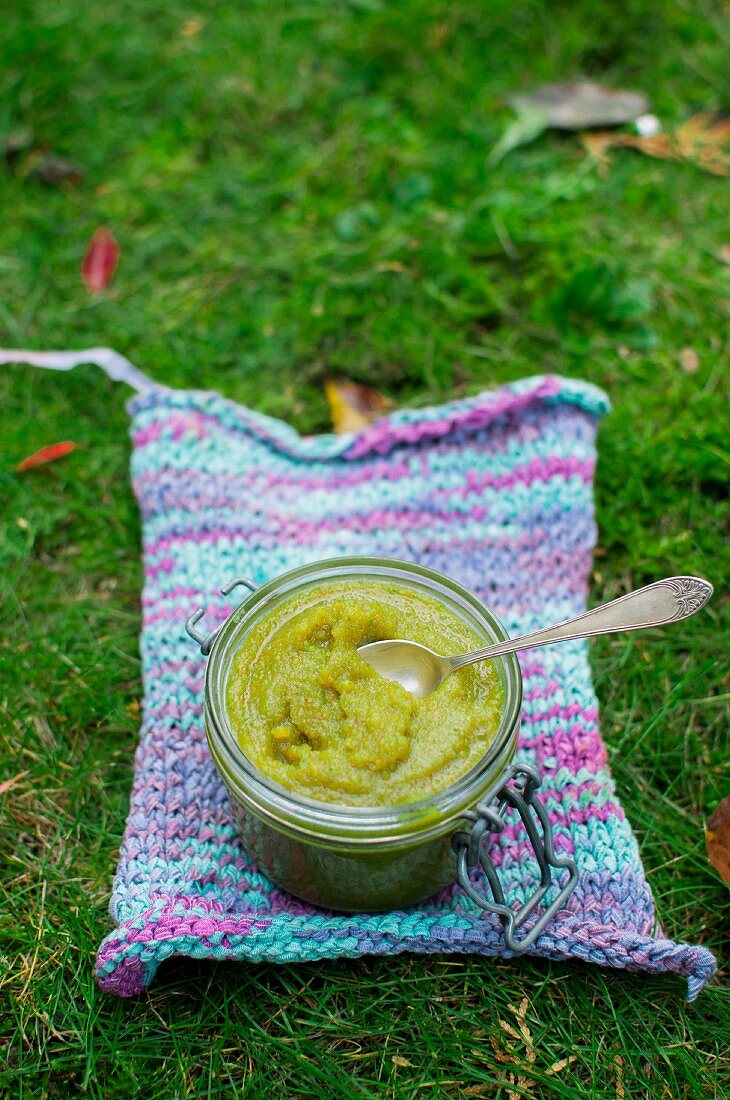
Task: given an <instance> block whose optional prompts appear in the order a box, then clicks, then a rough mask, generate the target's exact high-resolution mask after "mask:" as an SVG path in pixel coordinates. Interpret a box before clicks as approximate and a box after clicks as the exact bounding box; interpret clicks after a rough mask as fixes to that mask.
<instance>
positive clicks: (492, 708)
mask: <svg viewBox="0 0 730 1100" xmlns="http://www.w3.org/2000/svg"><path fill="white" fill-rule="evenodd" d="M384 638H406V639H409V640H411V641H414V642H420V643H421V644H422V645H426V646H428V647H429V648H431V649H434V650H435V651H436V652H439V653H461V652H464V651H466V650H469V649H476V648H478V647H479V646H481V645H483V644H484V639H483V637H482V636H480V635H478V634H477V633H476V632H475V631H474V630H472V629H471V627H470V626H469V625H468V624H467V623H466V622H465V621H464V620H463V619H461V618H460V617H459V616H458V615H457V614H456V613H455V612H454V611H452V610H450V609H449V608H448V607H447V606H445V604H443V603H442V602H441V601H440V600H439V599H438V598H436V597H430V596H427V595H424V594H422V593H421V592H416V591H414V590H413V589H410V588H408V587H407V586H406V585H398V584H397V583H394V582H391V581H387V580H378V579H374V578H373V579H369V578H363V579H360V578H357V579H354V578H350V579H347V578H344V579H343V580H341V581H328V582H324V583H322V584H320V585H317V586H312V587H310V588H307V589H305V590H303V591H300V592H298V593H297V594H295V595H291V596H289V597H287V598H285V599H284V600H282V601H281V602H280V603H278V604H277V605H276V606H274V607H273V608H272V610H271V612H270V613H269V614H268V615H266V616H264V617H263V618H262V619H261V621H260V622H259V623H258V624H257V625H256V626H254V627H253V629H252V630H251V631H250V632H249V634H248V635H247V636H246V637H245V639H244V641H243V642H242V644H241V646H240V648H239V649H238V651H237V652H236V653H235V655H234V657H233V662H232V665H231V670H230V674H229V678H228V683H227V699H226V702H227V711H228V717H229V721H230V723H231V727H232V729H233V732H234V734H235V736H236V738H237V740H238V742H239V744H240V746H241V748H242V750H243V751H244V753H245V754H246V755H247V756H248V758H249V759H250V760H251V761H252V762H253V763H254V764H255V765H256V767H258V768H259V770H260V771H261V772H263V773H264V774H265V775H268V776H269V777H270V778H271V779H274V780H275V781H276V782H278V783H280V784H281V785H282V786H284V787H286V788H288V789H289V790H292V791H295V792H297V793H298V794H300V795H304V796H305V797H308V798H313V799H317V800H318V801H324V802H330V803H339V804H343V805H351V806H387V805H394V804H398V803H404V802H412V801H415V800H420V799H422V798H425V797H427V796H428V795H429V794H433V793H435V792H436V791H440V790H443V789H444V788H445V787H447V786H449V785H450V784H451V783H453V782H454V781H455V780H456V779H458V778H459V777H460V776H461V775H463V774H464V773H465V772H467V771H469V769H470V768H471V767H472V766H473V765H474V764H476V763H477V761H478V760H480V759H481V757H482V756H483V755H484V754H485V752H486V751H487V749H488V748H489V746H490V744H491V742H492V740H493V739H494V737H495V735H496V733H497V731H498V729H499V724H500V716H501V711H502V707H503V705H504V692H503V689H502V686H501V683H500V680H499V677H498V675H497V672H496V669H495V667H494V665H493V664H492V662H491V661H490V662H481V663H479V664H476V665H472V666H470V667H468V668H465V669H461V670H459V671H458V672H455V673H453V674H452V675H451V676H449V677H447V679H446V680H445V681H444V682H443V683H442V684H441V685H440V687H439V688H437V690H436V691H434V692H433V693H432V694H430V695H428V696H427V697H426V698H425V699H416V698H414V696H412V695H411V694H410V693H409V692H408V691H406V690H405V688H403V687H401V686H400V685H399V684H395V683H391V682H390V681H388V680H385V679H383V677H381V676H380V675H379V674H378V673H377V672H376V671H375V670H374V669H373V668H371V667H370V665H368V664H367V663H366V662H365V661H363V660H362V658H361V657H360V656H359V655H358V653H357V648H358V646H360V645H364V644H365V643H366V642H374V641H380V640H382V639H384Z"/></svg>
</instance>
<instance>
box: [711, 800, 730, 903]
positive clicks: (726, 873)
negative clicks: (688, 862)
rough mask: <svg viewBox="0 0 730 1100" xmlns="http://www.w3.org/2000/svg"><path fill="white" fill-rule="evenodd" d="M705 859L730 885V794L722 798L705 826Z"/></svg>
mask: <svg viewBox="0 0 730 1100" xmlns="http://www.w3.org/2000/svg"><path fill="white" fill-rule="evenodd" d="M705 841H706V844H707V858H708V859H709V861H710V863H711V864H712V866H713V867H714V868H715V870H716V871H717V873H718V875H719V876H720V878H721V879H722V880H723V881H724V882H727V883H728V885H730V794H728V795H726V796H725V798H723V800H722V802H721V803H720V805H719V806H718V807H717V809H716V810H715V812H714V814H713V815H712V817H710V819H709V821H708V822H707V824H706V826H705Z"/></svg>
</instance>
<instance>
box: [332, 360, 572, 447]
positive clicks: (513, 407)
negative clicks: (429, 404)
mask: <svg viewBox="0 0 730 1100" xmlns="http://www.w3.org/2000/svg"><path fill="white" fill-rule="evenodd" d="M560 388H561V387H560V380H559V379H558V378H556V377H555V376H553V375H547V376H546V377H545V378H543V379H542V380H541V381H539V382H538V384H537V385H536V386H535V387H534V389H531V390H529V391H527V392H526V393H522V394H515V393H511V392H509V390H506V391H505V390H501V391H499V392H498V393H497V394H496V395H491V394H485V395H484V400H483V403H480V404H479V405H476V406H473V407H468V406H467V407H463V406H462V407H461V408H459V407H457V408H455V409H454V410H453V411H452V412H451V413H449V414H447V415H446V416H444V417H442V418H440V419H439V420H417V421H415V422H406V423H399V422H397V421H396V420H394V418H391V417H384V418H383V420H379V421H376V423H375V424H373V425H371V426H370V427H369V428H365V429H364V431H362V432H361V433H360V434H359V435H358V437H357V438H356V439H355V441H354V442H353V444H352V446H351V447H349V448H348V450H347V451H346V452H345V454H346V456H347V457H348V458H362V457H363V456H364V455H366V454H368V453H370V452H373V451H374V452H375V453H377V454H382V453H384V452H385V451H389V450H391V449H392V448H393V447H394V446H395V445H396V444H398V443H420V442H423V441H425V440H433V439H439V438H440V437H441V436H443V435H447V434H448V433H449V432H451V431H453V430H454V429H456V428H459V429H461V430H465V431H468V430H472V431H476V430H477V429H478V428H482V427H484V426H485V425H486V424H488V423H489V422H490V421H491V420H494V419H495V418H496V417H498V416H503V415H504V414H505V413H508V412H517V411H518V410H520V409H524V408H525V407H526V406H527V405H531V404H533V403H534V402H535V401H540V400H544V399H545V398H546V397H555V396H556V395H557V394H558V393H559V392H560Z"/></svg>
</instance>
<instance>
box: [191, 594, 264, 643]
mask: <svg viewBox="0 0 730 1100" xmlns="http://www.w3.org/2000/svg"><path fill="white" fill-rule="evenodd" d="M239 584H242V585H243V586H244V587H245V588H248V590H249V592H255V591H256V589H257V587H258V585H255V584H254V583H253V581H250V580H249V579H248V577H236V579H235V580H232V581H229V582H228V584H224V585H223V587H222V588H221V595H222V596H227V595H228V594H229V592H232V591H233V589H234V588H237V587H238V585H239ZM203 615H205V610H204V608H202V607H199V608H198V609H197V611H193V613H192V615H191V616H190V618H189V619H188V621H187V622H186V623H185V629H186V630H187V632H188V634H189V635H190V637H191V638H192V639H193V641H195V642H197V643H198V645H199V646H200V652H201V653H202V654H203V656H204V657H207V656H208V654H209V653H210V649H211V646H212V645H213V642H214V641H215V638H216V634H217V633H218V631H219V630H220V627H219V626H218V627H216V629H215V630H211V632H210V634H204V633H203V631H202V630H198V628H197V626H196V623H199V622H200V620H201V619H202V618H203Z"/></svg>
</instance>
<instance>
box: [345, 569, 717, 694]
mask: <svg viewBox="0 0 730 1100" xmlns="http://www.w3.org/2000/svg"><path fill="white" fill-rule="evenodd" d="M711 595H712V585H711V584H710V583H709V581H705V580H702V578H701V577H667V578H666V579H665V580H663V581H655V582H654V584H649V585H647V586H646V588H638V589H637V590H636V591H635V592H629V593H628V594H627V595H626V596H620V597H619V598H618V599H617V600H611V602H610V603H604V604H601V605H600V607H594V608H593V610H592V611H586V612H585V613H584V614H583V615H576V617H575V618H573V619H566V620H565V622H562V623H557V624H556V625H555V626H548V627H546V628H545V629H544V630H535V631H534V632H533V633H532V634H524V635H523V636H522V637H521V638H508V639H507V640H506V641H504V642H496V643H495V644H494V645H490V646H487V647H486V649H475V650H474V652H473V653H461V654H459V655H458V656H456V657H442V656H440V655H439V654H438V653H434V652H433V650H431V649H427V648H426V646H424V645H419V643H418V642H407V641H403V640H401V639H398V638H392V639H389V640H387V641H383V642H369V643H368V644H367V645H361V646H359V647H358V650H357V652H358V653H359V654H360V656H361V657H362V659H363V660H364V661H367V663H368V664H369V665H372V667H373V668H374V669H375V670H376V671H377V672H379V673H380V675H381V676H384V677H385V679H386V680H394V681H395V683H397V684H401V686H402V687H404V688H405V689H406V690H407V691H410V692H411V694H412V695H415V696H416V698H417V699H423V697H424V696H426V695H429V694H430V693H431V692H432V691H434V690H435V689H436V688H437V687H438V686H439V684H440V683H441V681H442V680H443V679H444V678H445V677H446V676H448V675H449V673H451V672H454V671H455V670H456V669H457V668H464V667H465V665H473V664H475V663H476V662H477V661H488V660H490V659H491V658H492V657H500V656H501V655H502V654H504V653H514V652H515V651H516V650H518V649H533V648H534V647H535V646H540V645H551V644H552V643H553V642H569V641H572V640H573V639H574V638H588V637H591V636H592V635H594V634H614V633H616V632H617V631H620V630H642V629H643V628H644V627H649V626H664V625H665V624H666V623H673V622H679V620H680V619H687V618H689V616H690V615H694V613H695V611H699V610H700V608H701V607H704V606H705V604H706V603H707V601H708V600H709V598H710V596H711Z"/></svg>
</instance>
